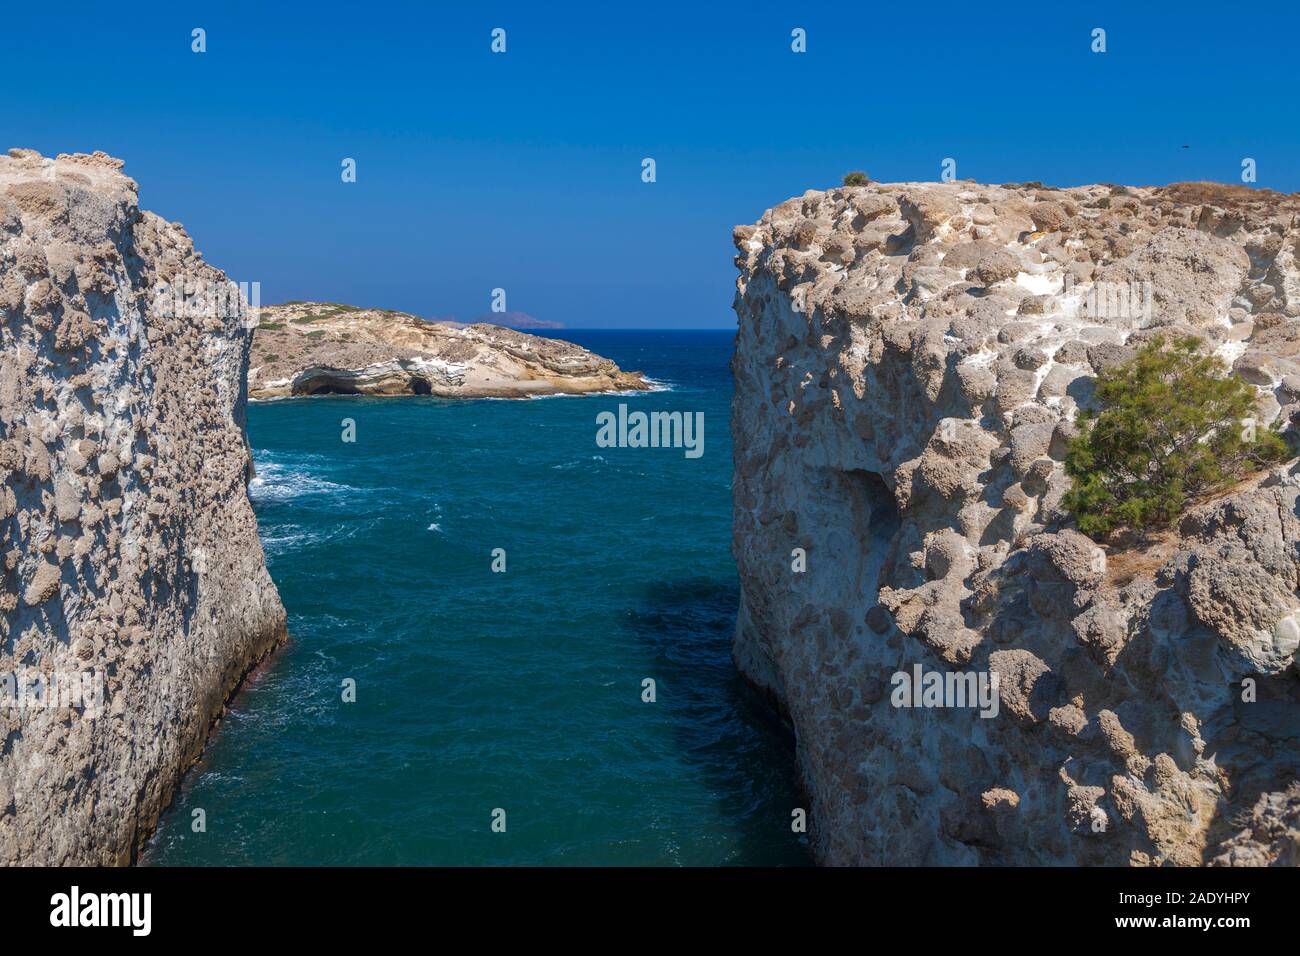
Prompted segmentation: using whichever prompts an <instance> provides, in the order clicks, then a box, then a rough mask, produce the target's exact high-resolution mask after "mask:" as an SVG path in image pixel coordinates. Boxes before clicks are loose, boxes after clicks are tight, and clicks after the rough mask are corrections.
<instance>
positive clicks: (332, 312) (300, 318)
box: [286, 303, 361, 325]
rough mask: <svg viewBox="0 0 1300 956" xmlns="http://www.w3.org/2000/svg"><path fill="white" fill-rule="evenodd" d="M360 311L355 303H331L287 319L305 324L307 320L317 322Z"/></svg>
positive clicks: (298, 323)
mask: <svg viewBox="0 0 1300 956" xmlns="http://www.w3.org/2000/svg"><path fill="white" fill-rule="evenodd" d="M286 304H292V303H286ZM298 304H299V305H302V304H305V303H298ZM360 311H361V309H359V308H358V307H357V306H355V305H343V304H340V303H333V304H329V305H326V306H325V307H324V308H322V309H321V310H320V311H319V312H310V313H308V314H307V315H297V316H294V317H293V318H292V319H290V320H289V321H290V322H293V323H294V324H296V325H306V324H307V323H308V322H319V321H320V320H321V319H333V318H337V317H338V316H340V315H347V314H348V313H349V312H360Z"/></svg>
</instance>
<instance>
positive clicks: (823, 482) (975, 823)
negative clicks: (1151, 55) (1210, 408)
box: [732, 182, 1300, 865]
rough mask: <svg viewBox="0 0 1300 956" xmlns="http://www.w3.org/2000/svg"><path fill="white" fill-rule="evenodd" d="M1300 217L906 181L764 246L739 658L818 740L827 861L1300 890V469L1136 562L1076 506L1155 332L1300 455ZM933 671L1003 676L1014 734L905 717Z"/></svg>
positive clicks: (1194, 187) (806, 737)
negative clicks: (1116, 395)
mask: <svg viewBox="0 0 1300 956" xmlns="http://www.w3.org/2000/svg"><path fill="white" fill-rule="evenodd" d="M1298 215H1300V197H1296V196H1285V195H1279V194H1276V193H1270V192H1267V191H1265V190H1252V189H1247V188H1245V187H1232V186H1220V185H1216V184H1208V183H1188V184H1179V185H1174V186H1169V187H1158V188H1156V187H1152V188H1126V187H1122V186H1110V185H1094V186H1083V187H1078V188H1070V189H1050V188H1045V187H1043V186H1041V184H1035V183H1030V184H1011V185H1004V186H989V185H978V184H976V183H973V182H952V183H899V184H890V185H883V184H871V185H865V186H858V187H851V188H837V189H831V190H829V191H825V192H816V191H810V192H808V193H805V194H804V195H803V196H801V197H798V198H795V199H790V200H788V201H786V202H784V203H782V204H781V205H779V206H776V207H775V208H773V209H771V210H769V211H768V212H766V213H765V214H764V215H763V217H762V218H761V220H760V221H759V222H758V223H757V224H756V225H753V226H740V227H737V228H736V230H735V232H734V241H735V245H736V248H737V250H738V253H739V254H738V256H737V257H736V265H737V267H738V268H739V270H740V277H739V279H738V281H737V289H738V294H737V297H736V301H735V309H736V314H737V317H738V320H739V331H738V335H737V349H736V356H735V359H734V363H733V367H734V370H735V376H736V394H735V399H734V404H733V420H732V431H733V436H734V440H735V482H734V498H735V503H734V551H735V554H736V558H737V561H738V564H739V570H740V577H741V590H742V595H741V609H740V613H739V620H738V624H737V632H736V641H735V657H736V661H737V664H738V666H739V667H740V669H741V671H742V672H743V673H744V674H745V675H746V676H747V677H748V678H749V679H750V680H751V681H752V682H754V683H755V684H756V685H758V686H759V687H760V688H762V689H763V690H764V691H766V692H767V693H768V694H769V695H770V696H771V697H772V699H773V700H774V701H776V702H777V703H778V704H779V706H780V707H782V708H783V709H784V710H785V712H786V713H788V715H789V717H790V719H791V721H792V723H793V725H794V729H795V733H796V737H797V746H798V757H799V763H800V766H801V770H802V775H803V780H804V784H805V787H806V790H807V793H808V794H809V799H810V807H811V817H812V821H813V830H812V840H813V846H814V849H815V852H816V856H817V858H818V859H819V860H820V861H822V862H824V863H829V864H896V865H898V864H902V865H906V864H1034V865H1042V864H1115V865H1159V864H1175V865H1196V864H1243V865H1267V864H1287V863H1289V864H1295V863H1296V862H1297V856H1298V854H1300V784H1297V779H1298V778H1300V675H1298V674H1297V666H1296V650H1297V646H1298V645H1300V626H1298V621H1300V518H1298V517H1297V514H1298V513H1300V467H1298V466H1297V463H1296V461H1294V460H1293V461H1291V462H1288V463H1287V464H1285V465H1283V466H1281V467H1278V468H1276V469H1272V470H1270V471H1268V472H1267V473H1261V474H1256V475H1255V476H1253V477H1252V478H1250V479H1249V480H1247V481H1245V482H1243V483H1241V484H1239V485H1238V486H1236V487H1233V488H1231V489H1229V490H1228V491H1227V492H1226V493H1224V494H1221V495H1218V496H1216V497H1215V498H1214V499H1212V500H1205V501H1200V502H1196V503H1195V504H1194V505H1193V506H1192V507H1191V508H1189V510H1188V511H1187V513H1186V514H1185V515H1184V516H1183V518H1182V520H1181V522H1180V523H1179V524H1178V525H1177V527H1176V528H1173V529H1171V530H1170V531H1169V532H1168V533H1166V534H1163V535H1160V536H1157V538H1156V539H1155V540H1154V541H1147V542H1145V543H1142V544H1140V545H1137V546H1127V547H1126V546H1121V545H1107V546H1104V547H1102V546H1099V545H1097V544H1096V543H1094V542H1093V541H1092V540H1091V539H1089V538H1087V537H1085V536H1084V535H1082V534H1080V533H1079V532H1078V531H1076V530H1074V529H1073V528H1072V527H1071V522H1070V519H1069V516H1068V514H1066V513H1065V512H1064V510H1063V509H1062V507H1061V498H1062V495H1063V494H1064V492H1065V491H1066V490H1067V488H1068V487H1069V478H1068V477H1067V475H1066V474H1065V471H1064V467H1063V458H1064V454H1065V449H1066V446H1067V443H1068V442H1069V440H1070V439H1071V437H1072V436H1073V435H1075V434H1076V429H1077V426H1076V424H1075V418H1076V414H1077V413H1078V411H1079V410H1080V409H1081V408H1083V407H1085V406H1087V405H1088V403H1089V402H1090V401H1091V400H1092V389H1093V381H1094V379H1095V376H1096V375H1097V373H1098V372H1099V370H1101V369H1104V368H1106V367H1108V366H1109V365H1111V364H1114V363H1117V362H1122V361H1124V360H1126V359H1127V358H1128V357H1131V356H1132V355H1133V354H1134V351H1135V349H1136V347H1138V346H1139V345H1140V344H1141V343H1143V342H1146V341H1149V340H1150V339H1151V338H1152V337H1153V336H1156V335H1161V334H1163V335H1166V336H1168V335H1170V334H1174V333H1178V332H1189V333H1192V334H1195V335H1197V336H1199V337H1200V338H1201V339H1202V340H1203V341H1204V342H1205V344H1206V347H1207V348H1209V349H1212V350H1214V351H1215V352H1217V354H1219V355H1220V356H1221V357H1222V358H1224V360H1225V361H1226V362H1227V363H1228V364H1229V365H1231V366H1232V368H1233V370H1234V371H1235V372H1236V374H1238V375H1240V376H1241V377H1242V378H1244V379H1245V380H1246V381H1248V382H1250V383H1252V384H1253V385H1255V386H1257V389H1258V393H1259V403H1258V424H1259V425H1260V426H1261V427H1263V426H1264V425H1267V424H1277V425H1279V427H1282V428H1284V429H1287V430H1291V422H1292V420H1293V419H1296V418H1297V416H1298V414H1300V266H1298V265H1297V255H1300V249H1298V248H1297V244H1298V242H1300V223H1298V219H1297V217H1298ZM918 665H919V667H920V668H921V670H922V671H924V672H939V673H940V674H942V675H949V674H954V673H957V674H963V675H965V674H974V675H983V676H986V677H992V676H993V675H996V677H997V679H998V688H999V691H998V693H999V701H1000V709H999V710H998V712H997V713H996V715H992V716H981V713H980V712H979V711H977V710H976V709H974V708H971V707H960V706H919V707H918V706H899V705H898V703H899V701H898V697H897V695H896V693H895V690H896V686H897V685H896V684H895V683H894V681H895V675H897V674H898V673H900V672H903V673H908V674H912V673H915V671H914V668H915V667H917V666H918ZM944 679H945V680H947V678H946V676H945V678H944ZM949 703H951V702H949Z"/></svg>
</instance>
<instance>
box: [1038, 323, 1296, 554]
mask: <svg viewBox="0 0 1300 956" xmlns="http://www.w3.org/2000/svg"><path fill="white" fill-rule="evenodd" d="M1201 344H1202V343H1201V341H1200V339H1197V338H1194V337H1185V338H1179V339H1176V340H1175V341H1173V342H1172V343H1166V342H1165V340H1164V339H1161V338H1157V339H1153V340H1152V341H1151V342H1149V343H1148V344H1147V345H1145V346H1143V347H1142V349H1140V350H1139V352H1138V354H1137V355H1136V356H1134V357H1133V358H1132V359H1131V360H1129V361H1128V362H1124V363H1122V364H1120V365H1116V366H1114V367H1113V368H1109V369H1106V370H1105V371H1103V372H1102V373H1101V374H1100V375H1098V376H1097V391H1096V396H1097V399H1098V401H1099V403H1100V406H1101V409H1100V411H1088V412H1084V413H1083V414H1081V415H1080V417H1079V424H1080V426H1081V433H1080V434H1079V436H1078V437H1077V438H1075V439H1074V440H1073V441H1072V442H1071V443H1070V448H1069V452H1068V454H1067V456H1066V460H1065V469H1066V471H1067V472H1068V473H1069V475H1070V476H1071V477H1072V478H1073V479H1074V486H1073V487H1072V488H1071V489H1070V491H1069V492H1067V493H1066V495H1065V498H1064V499H1063V501H1062V504H1063V505H1064V506H1065V508H1066V509H1067V510H1068V511H1070V512H1071V513H1072V514H1073V515H1074V517H1075V521H1076V522H1077V524H1078V526H1079V530H1080V531H1082V532H1084V533H1085V534H1088V535H1091V536H1093V537H1101V536H1105V535H1107V534H1109V533H1110V532H1112V531H1114V530H1115V529H1117V528H1119V527H1128V528H1131V529H1133V530H1136V531H1139V532H1143V531H1146V530H1149V529H1151V528H1153V527H1157V526H1165V525H1169V524H1170V523H1172V522H1173V521H1174V520H1175V519H1176V518H1177V517H1178V515H1179V514H1180V513H1181V512H1182V510H1183V508H1184V506H1185V505H1186V504H1187V502H1188V500H1190V499H1192V498H1196V497H1198V496H1201V495H1207V494H1212V493H1213V492H1215V491H1219V490H1221V489H1223V488H1225V487H1226V486H1227V485H1228V484H1230V483H1231V482H1233V481H1235V480H1237V479H1239V478H1241V477H1242V476H1243V475H1245V474H1246V473H1247V472H1249V471H1252V470H1256V469H1259V468H1262V467H1264V466H1265V465H1267V464H1269V463H1271V462H1276V461H1281V460H1283V459H1285V458H1287V457H1288V456H1289V455H1290V451H1289V449H1288V447H1287V444H1286V442H1285V441H1283V439H1282V436H1281V435H1280V434H1278V432H1276V431H1274V430H1272V429H1269V428H1258V429H1257V428H1256V427H1255V426H1254V422H1253V417H1252V416H1253V415H1254V414H1255V403H1256V401H1257V400H1258V393H1257V392H1256V391H1255V389H1254V388H1253V387H1252V386H1251V385H1249V384H1248V383H1246V382H1244V381H1242V380H1241V379H1239V378H1237V377H1235V376H1232V375H1229V374H1228V369H1227V367H1226V366H1225V365H1224V364H1223V362H1222V361H1221V360H1220V359H1218V358H1217V357H1215V356H1213V355H1206V354H1204V353H1202V352H1201V350H1200V349H1201Z"/></svg>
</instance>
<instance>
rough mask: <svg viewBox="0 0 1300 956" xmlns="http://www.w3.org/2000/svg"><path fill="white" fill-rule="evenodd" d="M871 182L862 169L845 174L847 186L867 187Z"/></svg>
mask: <svg viewBox="0 0 1300 956" xmlns="http://www.w3.org/2000/svg"><path fill="white" fill-rule="evenodd" d="M869 182H871V177H870V176H868V175H867V174H866V173H864V172H863V171H862V170H860V169H855V170H853V172H851V173H845V174H844V185H845V186H865V185H866V184H867V183H869Z"/></svg>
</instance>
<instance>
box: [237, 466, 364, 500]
mask: <svg viewBox="0 0 1300 956" xmlns="http://www.w3.org/2000/svg"><path fill="white" fill-rule="evenodd" d="M254 465H255V468H256V476H255V477H254V478H253V480H252V481H250V482H249V483H248V497H249V498H250V499H251V500H252V501H253V503H254V504H258V503H264V502H272V501H291V500H293V499H295V498H301V497H304V496H307V495H339V494H349V493H352V492H355V491H356V490H357V489H355V488H353V487H351V486H350V485H341V484H338V483H337V482H333V481H328V480H326V479H325V478H320V477H317V476H316V475H313V474H311V473H310V472H308V471H302V470H299V469H297V468H293V467H291V466H289V465H284V464H280V463H279V462H276V461H271V460H269V459H262V460H258V459H257V458H256V457H254Z"/></svg>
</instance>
